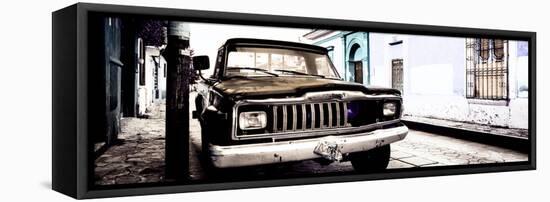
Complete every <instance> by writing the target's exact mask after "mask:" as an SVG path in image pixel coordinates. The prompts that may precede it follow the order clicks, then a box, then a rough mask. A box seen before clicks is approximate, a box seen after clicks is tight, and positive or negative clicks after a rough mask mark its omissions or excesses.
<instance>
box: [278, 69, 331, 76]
mask: <svg viewBox="0 0 550 202" xmlns="http://www.w3.org/2000/svg"><path fill="white" fill-rule="evenodd" d="M273 71H278V72H284V73H291V74H297V75H306V76H318V77H321V78H325V76H323V75H318V74H308V73H304V72H299V71H293V70H286V69H276V70H273Z"/></svg>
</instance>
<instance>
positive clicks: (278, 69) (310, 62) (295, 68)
mask: <svg viewBox="0 0 550 202" xmlns="http://www.w3.org/2000/svg"><path fill="white" fill-rule="evenodd" d="M225 75H226V76H228V77H231V76H301V77H303V76H318V77H323V78H337V79H339V77H338V74H337V73H336V72H335V70H334V68H333V66H332V63H331V62H330V59H329V58H328V56H327V55H325V54H320V53H315V52H309V51H300V50H292V49H283V48H258V47H235V48H234V49H233V50H231V51H230V52H229V54H228V57H227V68H226V73H225Z"/></svg>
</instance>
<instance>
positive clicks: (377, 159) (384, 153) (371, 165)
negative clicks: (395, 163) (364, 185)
mask: <svg viewBox="0 0 550 202" xmlns="http://www.w3.org/2000/svg"><path fill="white" fill-rule="evenodd" d="M349 158H350V160H351V165H352V166H353V169H355V171H357V172H361V173H371V172H378V171H382V170H385V169H386V167H388V163H389V162H390V145H385V146H382V147H378V148H374V149H371V150H368V151H364V152H357V153H352V154H350V157H349Z"/></svg>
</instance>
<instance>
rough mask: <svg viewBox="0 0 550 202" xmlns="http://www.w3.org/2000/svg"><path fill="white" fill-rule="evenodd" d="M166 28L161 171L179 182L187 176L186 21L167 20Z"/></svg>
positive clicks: (187, 82) (189, 61)
mask: <svg viewBox="0 0 550 202" xmlns="http://www.w3.org/2000/svg"><path fill="white" fill-rule="evenodd" d="M167 32H168V44H167V47H166V51H165V55H166V61H167V65H168V66H167V73H168V75H167V76H168V77H167V84H166V139H165V140H166V143H165V156H166V157H165V162H166V168H165V173H166V178H167V180H168V181H176V182H181V181H185V180H187V179H188V176H189V80H190V78H189V77H188V76H187V72H188V71H191V70H190V69H191V67H190V64H191V57H190V55H189V51H188V48H189V37H190V33H189V25H188V24H186V23H183V22H176V21H171V22H169V23H168V30H167Z"/></svg>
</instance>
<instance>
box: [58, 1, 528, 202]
mask: <svg viewBox="0 0 550 202" xmlns="http://www.w3.org/2000/svg"><path fill="white" fill-rule="evenodd" d="M91 13H107V14H112V15H115V16H116V15H136V16H147V17H151V18H162V19H165V20H180V21H190V22H210V23H211V22H215V23H221V24H239V25H261V26H275V27H294V28H304V27H309V28H311V27H315V28H320V29H333V30H368V31H370V32H386V33H400V34H418V35H434V36H453V37H487V38H491V37H499V38H502V39H512V40H525V41H528V48H529V50H528V51H529V56H528V59H529V61H528V65H529V71H528V74H529V86H530V88H529V120H528V123H529V126H528V133H529V135H528V139H529V144H530V152H529V156H528V161H527V162H515V163H499V164H483V165H469V166H446V167H436V168H435V167H427V168H418V169H414V170H399V169H398V170H396V171H395V172H388V173H381V174H357V175H349V176H322V177H316V178H293V179H276V180H263V181H245V182H226V183H211V184H191V185H170V184H166V185H161V186H150V185H148V186H131V187H127V186H126V187H124V186H122V187H116V188H110V189H97V188H94V187H93V186H92V184H91V181H93V180H92V179H90V178H91V177H90V172H91V171H93V168H91V167H90V159H91V156H90V151H91V149H90V144H89V142H88V141H89V139H88V138H87V137H88V133H89V129H90V128H89V124H90V122H93V121H94V120H89V116H88V110H89V108H88V104H89V103H92V102H93V101H94V100H93V98H91V97H88V90H89V88H88V87H89V86H88V83H89V77H88V72H89V70H88V58H87V57H88V53H87V50H88V49H87V47H88V36H89V35H90V34H91V31H92V30H88V19H89V16H90V14H91ZM52 21H53V27H52V37H53V38H52V43H53V44H52V47H53V48H52V52H53V53H52V55H53V56H52V86H53V92H52V109H53V112H52V114H53V117H52V142H53V144H52V155H53V157H52V159H53V160H52V165H53V167H52V188H53V189H54V190H56V191H58V192H61V193H63V194H66V195H68V196H71V197H74V198H78V199H84V198H97V197H114V196H130V195H146V194H163V193H180V192H196V191H207V190H226V189H242V188H256V187H273V186H288V185H306V184H319V183H335V182H351V181H363V180H377V179H394V178H410V177H424V176H444V175H457V174H473V173H489V172H504V171H520V170H535V169H536V33H535V32H524V31H508V30H492V29H475V28H462V27H448V26H430V25H416V24H400V23H382V22H368V21H354V20H336V19H321V18H308V17H289V16H278V15H261V14H245V13H231V12H213V11H198V10H185V9H172V8H153V7H136V6H121V5H106V4H90V3H77V4H74V5H71V6H69V7H66V8H63V9H60V10H58V11H55V12H53V14H52Z"/></svg>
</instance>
